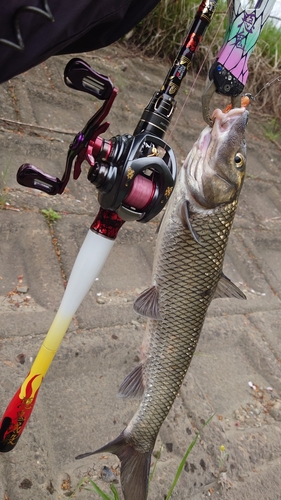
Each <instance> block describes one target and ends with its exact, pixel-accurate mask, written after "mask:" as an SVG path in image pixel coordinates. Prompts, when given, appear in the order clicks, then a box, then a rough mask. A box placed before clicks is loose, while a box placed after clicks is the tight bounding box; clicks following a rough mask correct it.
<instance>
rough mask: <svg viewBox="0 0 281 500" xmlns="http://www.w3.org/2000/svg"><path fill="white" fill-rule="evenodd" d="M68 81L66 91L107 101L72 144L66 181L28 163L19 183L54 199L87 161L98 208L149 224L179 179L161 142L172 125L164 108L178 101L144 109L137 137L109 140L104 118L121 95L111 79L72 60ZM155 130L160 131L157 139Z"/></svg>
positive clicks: (66, 75)
mask: <svg viewBox="0 0 281 500" xmlns="http://www.w3.org/2000/svg"><path fill="white" fill-rule="evenodd" d="M64 81H65V83H66V85H67V86H68V87H70V88H73V89H76V90H80V91H82V92H87V93H89V94H91V95H93V96H95V97H96V98H97V99H99V100H102V101H104V103H103V105H102V106H101V108H100V109H99V110H98V111H97V112H96V113H95V115H94V116H93V117H92V118H90V120H89V121H88V123H87V124H86V125H85V127H84V128H83V130H82V131H81V132H79V133H78V134H77V135H76V137H75V138H74V140H73V142H72V143H71V144H70V146H69V150H68V154H67V160H66V166H65V171H64V174H63V177H62V179H59V178H57V177H53V176H51V175H49V174H46V173H44V172H42V171H41V170H39V169H38V168H37V167H35V166H33V165H31V164H29V163H26V164H24V165H22V166H21V167H20V168H19V170H18V174H17V181H18V182H19V184H22V185H23V186H26V187H31V188H34V189H39V190H40V191H44V192H45V193H48V194H50V195H55V194H58V193H59V194H61V193H62V192H63V191H64V189H65V187H66V185H67V183H68V181H69V178H70V175H71V169H72V165H73V163H74V173H73V177H74V179H78V177H79V176H80V173H81V164H82V162H83V161H84V160H86V161H87V162H88V163H89V165H90V170H89V173H88V179H89V181H90V182H91V183H92V184H94V185H95V186H96V187H97V190H98V193H99V194H98V200H99V203H100V206H101V207H102V208H104V209H107V210H111V211H114V212H116V213H117V214H118V216H119V217H120V218H121V219H123V220H125V221H128V220H137V221H139V222H148V221H149V220H151V219H152V218H153V217H155V216H156V215H157V214H158V213H159V212H160V211H161V210H162V209H163V207H164V206H165V204H166V203H167V201H168V199H169V197H170V195H171V193H172V191H173V187H174V184H175V180H176V172H177V167H176V159H175V155H174V152H173V150H172V149H171V148H170V146H169V145H168V144H167V143H166V142H165V141H164V140H163V139H162V136H163V135H164V132H165V130H166V128H167V124H168V120H167V117H166V116H165V115H164V113H163V112H162V110H163V109H164V110H165V113H166V112H167V113H168V115H169V114H172V111H173V109H174V100H173V99H172V98H169V99H168V100H165V101H163V99H161V98H159V99H157V101H156V103H158V107H157V105H156V104H155V106H154V107H153V109H148V108H146V109H145V111H144V113H143V117H144V116H145V119H143V117H142V118H141V120H140V122H139V124H138V126H137V128H136V133H135V135H128V134H124V135H122V136H120V135H118V136H116V137H112V138H111V139H109V140H106V139H103V138H102V137H101V136H100V134H103V133H104V132H105V131H106V130H107V129H108V127H109V123H108V122H103V120H104V119H105V117H106V116H107V115H108V113H109V111H110V109H111V106H112V104H113V101H114V99H115V97H116V95H117V89H116V88H115V87H114V86H113V84H112V82H111V81H110V79H109V78H107V77H106V76H104V75H101V74H99V73H97V72H96V71H94V70H93V69H92V68H91V67H90V66H89V65H88V64H87V63H86V62H84V61H82V60H81V59H78V58H74V59H72V60H71V61H70V62H69V63H68V64H67V66H66V68H65V72H64ZM163 123H164V125H163V126H162V125H161V124H163ZM155 131H159V133H158V136H157V135H155Z"/></svg>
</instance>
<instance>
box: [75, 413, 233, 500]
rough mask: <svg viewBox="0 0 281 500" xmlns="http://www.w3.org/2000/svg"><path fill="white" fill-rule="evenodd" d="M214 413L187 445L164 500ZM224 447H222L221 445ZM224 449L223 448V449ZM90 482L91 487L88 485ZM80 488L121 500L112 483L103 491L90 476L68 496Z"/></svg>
mask: <svg viewBox="0 0 281 500" xmlns="http://www.w3.org/2000/svg"><path fill="white" fill-rule="evenodd" d="M213 416H214V415H211V417H210V418H208V420H207V421H206V422H205V424H204V425H203V427H202V429H201V431H199V432H198V433H197V434H196V436H195V438H194V439H193V441H192V442H191V444H190V445H189V447H188V448H187V450H186V452H185V454H184V456H183V458H182V460H181V462H180V464H179V466H178V468H177V471H176V474H175V477H174V480H173V482H172V484H171V487H170V489H169V491H168V493H167V495H166V497H165V500H169V499H170V498H171V496H172V493H173V491H174V489H175V487H176V485H177V483H178V480H179V478H180V475H181V473H182V471H183V468H184V466H185V463H186V460H187V457H188V456H189V454H190V453H191V451H192V449H193V448H194V446H195V444H196V442H197V440H198V438H199V436H200V432H202V430H203V429H204V427H206V425H208V424H209V423H210V421H211V420H212V418H213ZM223 448H224V447H223ZM161 450H162V448H161V449H160V451H159V452H158V453H157V457H156V461H155V463H154V466H153V469H152V472H151V474H150V477H149V484H150V483H151V481H152V479H153V477H154V474H155V470H156V466H157V462H158V460H159V459H160V456H161ZM221 451H222V447H221ZM223 451H224V450H223ZM89 484H90V486H91V488H89V487H88V485H89ZM81 489H84V490H86V491H91V492H92V493H97V494H98V495H99V497H100V498H102V499H103V500H121V499H120V497H119V495H118V491H117V490H116V488H115V486H114V484H113V483H111V484H110V490H111V492H112V494H111V493H106V492H105V491H103V490H102V489H101V488H99V486H98V485H97V484H96V483H95V482H94V481H93V480H92V479H91V478H90V477H88V476H87V477H83V478H82V479H81V481H80V482H79V483H78V485H77V486H76V488H75V490H74V492H73V493H72V494H71V495H70V498H76V493H77V492H78V491H80V490H81Z"/></svg>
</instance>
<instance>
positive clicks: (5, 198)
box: [0, 163, 10, 208]
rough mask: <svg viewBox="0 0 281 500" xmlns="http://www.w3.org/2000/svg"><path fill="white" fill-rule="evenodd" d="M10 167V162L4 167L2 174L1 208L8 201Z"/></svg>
mask: <svg viewBox="0 0 281 500" xmlns="http://www.w3.org/2000/svg"><path fill="white" fill-rule="evenodd" d="M9 168H10V163H7V165H6V166H5V167H4V170H2V172H1V175H0V208H3V207H4V206H5V204H6V203H7V201H8V195H7V192H8V188H7V183H6V181H7V175H8V171H9Z"/></svg>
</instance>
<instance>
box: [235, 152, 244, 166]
mask: <svg viewBox="0 0 281 500" xmlns="http://www.w3.org/2000/svg"><path fill="white" fill-rule="evenodd" d="M234 162H235V166H236V167H237V168H242V167H243V165H244V156H243V155H241V153H236V155H235V157H234Z"/></svg>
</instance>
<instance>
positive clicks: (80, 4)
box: [0, 0, 159, 83]
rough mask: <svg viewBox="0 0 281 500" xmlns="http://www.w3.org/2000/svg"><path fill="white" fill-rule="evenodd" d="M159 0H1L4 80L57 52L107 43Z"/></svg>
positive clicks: (0, 69)
mask: <svg viewBox="0 0 281 500" xmlns="http://www.w3.org/2000/svg"><path fill="white" fill-rule="evenodd" d="M158 2H159V0H142V1H140V0H17V1H16V2H15V1H14V0H8V1H7V0H5V1H4V0H1V18H0V83H2V82H4V81H6V80H8V79H10V78H12V77H13V76H15V75H18V74H20V73H22V72H23V71H26V70H28V69H29V68H31V67H33V66H35V65H37V64H39V63H41V62H42V61H45V60H46V59H47V58H48V57H50V56H53V55H57V54H69V53H79V52H85V51H91V50H95V49H98V48H101V47H105V46H107V45H109V44H111V43H113V42H115V41H116V40H118V39H119V38H121V37H122V36H124V35H125V34H126V33H128V32H129V31H130V30H131V29H132V28H133V27H134V26H135V25H136V24H137V23H138V22H139V21H141V19H143V18H144V17H145V16H146V15H147V14H148V13H149V12H150V11H151V10H152V9H153V8H154V7H155V5H156V4H157V3H158Z"/></svg>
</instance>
